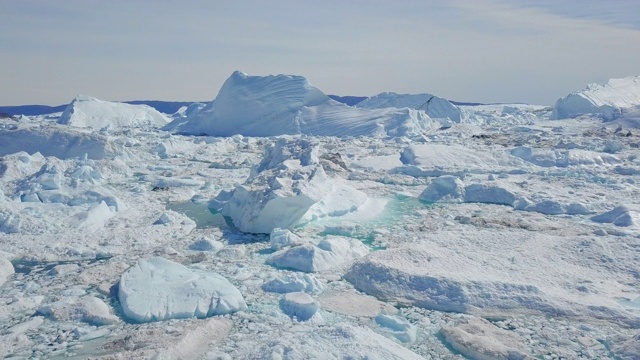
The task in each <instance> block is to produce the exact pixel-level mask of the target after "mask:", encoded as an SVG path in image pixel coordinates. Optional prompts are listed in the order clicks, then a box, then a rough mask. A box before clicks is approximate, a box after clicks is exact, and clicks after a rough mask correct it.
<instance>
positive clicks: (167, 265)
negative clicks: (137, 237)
mask: <svg viewBox="0 0 640 360" xmlns="http://www.w3.org/2000/svg"><path fill="white" fill-rule="evenodd" d="M118 298H119V300H120V304H121V305H122V311H123V313H124V315H125V316H126V317H127V318H129V319H131V320H133V321H136V322H150V321H161V320H168V319H184V318H191V317H196V318H206V317H209V316H214V315H224V314H229V313H233V312H236V311H242V310H245V309H247V305H246V304H245V302H244V298H243V297H242V294H240V291H238V289H237V288H236V287H235V286H233V285H232V284H231V283H230V282H229V281H228V280H227V279H225V278H224V277H222V276H221V275H218V274H216V273H213V272H209V271H204V270H198V269H189V268H187V267H185V266H183V265H181V264H178V263H175V262H173V261H169V260H166V259H164V258H161V257H153V258H149V259H141V260H139V261H138V262H137V263H136V264H135V265H134V266H132V267H131V268H129V269H128V270H127V271H125V272H124V273H123V274H122V277H121V278H120V285H119V291H118Z"/></svg>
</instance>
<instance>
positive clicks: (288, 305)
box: [280, 292, 320, 321]
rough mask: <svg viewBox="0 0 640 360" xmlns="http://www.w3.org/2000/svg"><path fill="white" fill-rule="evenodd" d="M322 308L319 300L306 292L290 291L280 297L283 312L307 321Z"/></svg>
mask: <svg viewBox="0 0 640 360" xmlns="http://www.w3.org/2000/svg"><path fill="white" fill-rule="evenodd" d="M319 308H320V306H319V304H318V302H317V301H315V300H314V299H313V298H312V297H311V295H309V294H307V293H306V292H290V293H287V294H285V295H284V296H283V297H282V298H281V299H280V309H282V312H284V313H285V314H287V315H289V317H291V318H295V319H297V320H298V321H307V320H309V319H311V317H313V315H314V314H315V313H316V312H317V311H318V309H319Z"/></svg>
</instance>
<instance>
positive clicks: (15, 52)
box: [0, 0, 640, 105]
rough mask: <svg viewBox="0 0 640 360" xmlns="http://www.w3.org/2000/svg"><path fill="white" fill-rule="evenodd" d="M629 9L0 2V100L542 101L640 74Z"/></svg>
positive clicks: (564, 3) (470, 2) (141, 0)
mask: <svg viewBox="0 0 640 360" xmlns="http://www.w3.org/2000/svg"><path fill="white" fill-rule="evenodd" d="M637 14H640V1H637V0H608V1H602V0H491V1H481V0H460V1H457V0H454V1H448V0H447V1H445V0H441V1H438V0H399V1H391V0H385V1H382V0H343V1H337V0H324V1H310V0H309V1H307V0H305V1H303V0H269V1H266V0H233V1H204V0H202V1H188V2H187V1H169V0H165V1H163V0H158V1H152V0H136V1H132V0H109V1H95V0H64V1H62V0H60V1H51V0H46V1H45V0H39V1H38V0H0V24H1V25H0V26H2V31H0V51H1V52H0V54H1V56H0V75H1V76H2V82H1V83H0V84H1V85H0V105H18V104H32V103H40V104H51V105H55V104H63V103H68V102H69V101H71V99H73V97H75V95H77V94H86V95H91V96H95V97H98V98H101V99H105V100H133V99H157V100H175V101H189V100H200V101H208V100H211V99H213V98H215V96H216V94H217V92H218V90H219V88H220V86H221V85H222V83H223V82H224V80H225V79H226V78H227V77H228V76H229V75H230V74H231V73H232V72H233V71H234V70H241V71H244V72H246V73H249V74H251V75H268V74H280V73H284V74H296V75H303V76H305V77H307V78H308V79H309V81H310V82H311V83H312V84H313V85H315V86H317V87H318V88H320V89H321V90H322V91H324V92H325V93H328V94H336V95H343V96H344V95H360V96H370V95H375V94H377V93H380V92H382V91H395V92H400V93H421V92H430V93H433V94H435V95H438V96H442V97H446V98H449V99H453V100H459V101H478V102H509V101H522V102H529V103H536V104H548V105H551V104H552V103H553V102H554V101H555V100H556V99H557V98H558V97H561V96H563V95H566V94H567V93H569V92H571V91H574V90H579V89H581V88H583V87H585V86H586V85H587V83H590V82H603V81H606V79H608V78H615V77H624V76H631V75H640V17H639V16H637Z"/></svg>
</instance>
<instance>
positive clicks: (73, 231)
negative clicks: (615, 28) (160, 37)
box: [0, 71, 640, 359]
mask: <svg viewBox="0 0 640 360" xmlns="http://www.w3.org/2000/svg"><path fill="white" fill-rule="evenodd" d="M638 81H639V80H638V77H629V78H625V79H617V80H616V79H614V80H611V81H609V82H608V83H607V84H606V85H590V86H589V87H588V88H587V89H586V90H582V91H578V92H576V93H572V94H569V95H568V96H567V97H565V98H562V99H559V100H558V102H557V103H556V104H555V106H553V107H547V106H540V105H530V104H487V105H460V106H457V105H454V103H451V102H449V101H448V100H446V99H443V98H440V97H437V96H434V95H430V94H428V93H422V94H405V95H403V94H396V93H391V92H387V93H382V94H379V95H376V96H373V97H371V98H369V99H366V100H364V101H362V102H361V103H359V104H356V105H355V106H349V105H345V104H342V103H340V102H338V101H336V100H332V99H331V98H330V97H328V96H327V95H325V93H323V92H322V91H321V90H320V89H318V88H316V87H314V86H312V85H311V84H310V83H309V82H308V81H307V80H306V79H305V78H304V77H302V76H295V75H271V76H252V75H248V74H245V73H242V72H239V71H238V72H234V73H233V74H231V76H230V77H229V79H228V80H227V81H226V82H225V84H224V85H223V87H222V88H221V89H220V91H219V93H218V96H217V97H216V98H215V99H214V100H213V101H211V102H209V103H207V104H203V103H194V104H193V105H191V106H185V107H183V108H181V109H180V110H178V112H176V113H175V114H161V113H159V112H158V111H156V110H155V109H153V108H151V107H148V106H142V105H130V104H123V103H115V102H108V101H103V100H98V99H95V98H91V97H87V96H79V97H78V98H76V99H74V100H73V101H72V102H71V103H70V104H69V105H68V107H67V109H66V110H65V111H64V113H57V114H43V115H39V116H31V117H27V116H22V117H14V118H3V119H0V300H1V301H0V357H7V358H16V359H22V358H72V359H84V358H103V359H113V358H126V359H129V358H156V359H309V358H315V359H347V358H356V359H360V358H369V359H420V358H425V359H580V358H582V359H603V358H612V359H638V358H640V345H639V344H640V188H639V184H640V177H639V176H640V158H639V156H640V151H639V148H640V97H638V94H640V90H638V89H640V85H638ZM425 90H428V89H425Z"/></svg>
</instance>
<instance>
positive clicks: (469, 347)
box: [440, 317, 531, 360]
mask: <svg viewBox="0 0 640 360" xmlns="http://www.w3.org/2000/svg"><path fill="white" fill-rule="evenodd" d="M440 333H441V334H442V336H443V337H444V339H445V340H446V341H447V342H448V343H449V344H450V345H451V346H452V347H453V348H454V349H456V350H458V351H460V352H461V353H462V354H464V355H465V356H468V357H469V358H472V359H478V360H519V359H523V360H524V359H530V358H531V357H530V356H528V355H527V352H526V351H525V350H524V340H523V339H522V337H520V336H519V335H518V334H517V333H514V332H512V331H507V330H503V329H500V328H498V327H496V326H495V325H493V324H491V323H490V322H489V321H487V320H485V319H482V318H477V317H465V318H464V319H462V320H461V321H460V322H459V323H458V324H456V325H445V326H443V327H442V329H440Z"/></svg>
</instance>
